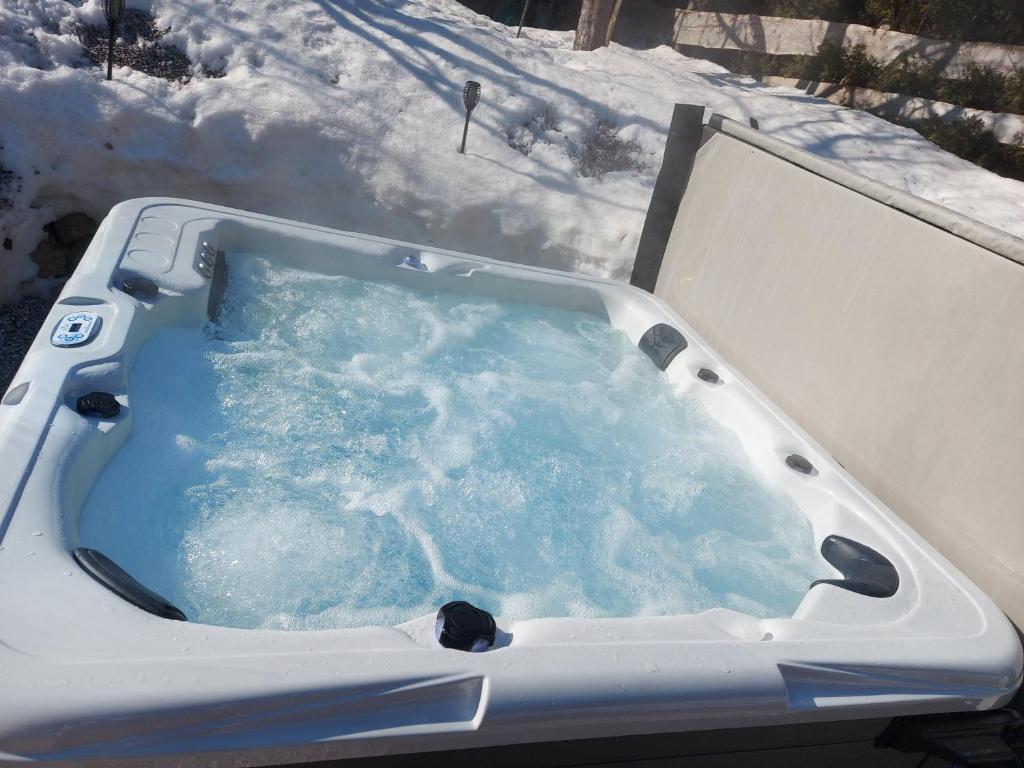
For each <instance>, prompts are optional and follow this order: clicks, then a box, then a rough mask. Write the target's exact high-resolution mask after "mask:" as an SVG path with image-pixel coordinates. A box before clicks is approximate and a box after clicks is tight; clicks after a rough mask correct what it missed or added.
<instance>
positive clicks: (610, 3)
mask: <svg viewBox="0 0 1024 768" xmlns="http://www.w3.org/2000/svg"><path fill="white" fill-rule="evenodd" d="M614 7H615V0H583V7H582V8H581V9H580V23H579V24H578V25H577V27H576V42H575V44H574V45H573V48H575V49H576V50H577V51H592V50H594V49H595V48H600V47H601V46H603V45H605V44H606V43H605V41H606V40H607V39H608V27H609V25H610V24H611V19H612V10H613V8H614Z"/></svg>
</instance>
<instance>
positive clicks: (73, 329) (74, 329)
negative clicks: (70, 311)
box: [68, 323, 82, 333]
mask: <svg viewBox="0 0 1024 768" xmlns="http://www.w3.org/2000/svg"><path fill="white" fill-rule="evenodd" d="M80 330H82V324H81V323H72V324H71V327H70V328H68V331H70V332H71V333H78V332H79V331H80Z"/></svg>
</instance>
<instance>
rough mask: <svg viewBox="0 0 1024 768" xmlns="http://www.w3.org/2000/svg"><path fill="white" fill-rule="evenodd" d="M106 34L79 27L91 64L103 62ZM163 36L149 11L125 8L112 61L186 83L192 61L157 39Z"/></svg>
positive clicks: (103, 30)
mask: <svg viewBox="0 0 1024 768" xmlns="http://www.w3.org/2000/svg"><path fill="white" fill-rule="evenodd" d="M108 35H109V33H108V31H107V29H106V27H102V28H101V27H83V28H82V29H81V30H80V31H79V38H80V39H81V41H82V46H83V47H84V48H85V53H86V56H87V57H88V58H89V60H90V61H92V62H93V63H94V64H98V65H101V66H104V67H105V66H106V65H107V44H108V40H109V37H108ZM163 36H164V33H163V32H162V31H161V30H160V29H158V28H157V26H156V21H155V20H154V19H153V17H152V16H151V15H150V14H148V13H146V12H145V11H142V10H138V9H135V8H129V9H128V10H127V11H125V15H124V20H123V21H122V22H121V24H120V26H119V27H118V34H117V40H116V41H115V43H114V64H115V65H117V66H119V67H131V68H132V69H134V70H137V71H139V72H144V73H145V74H147V75H152V76H153V77H162V78H163V79H164V80H170V81H172V82H175V81H176V82H180V83H186V82H188V81H189V79H190V77H191V75H192V62H190V61H189V59H188V56H186V55H185V53H184V52H183V51H180V50H179V49H177V48H175V47H174V46H172V45H167V44H166V43H163V42H161V38H162V37H163Z"/></svg>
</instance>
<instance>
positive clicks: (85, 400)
mask: <svg viewBox="0 0 1024 768" xmlns="http://www.w3.org/2000/svg"><path fill="white" fill-rule="evenodd" d="M75 410H76V411H78V412H79V413H80V414H82V415H83V416H98V417H99V418H101V419H112V418H114V417H115V416H117V414H119V413H120V412H121V404H120V403H119V402H117V400H116V399H115V398H114V396H113V395H112V394H110V393H109V392H90V393H89V394H87V395H82V396H81V397H80V398H78V401H77V402H76V403H75Z"/></svg>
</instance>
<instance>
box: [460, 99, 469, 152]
mask: <svg viewBox="0 0 1024 768" xmlns="http://www.w3.org/2000/svg"><path fill="white" fill-rule="evenodd" d="M468 133H469V111H468V110H467V111H466V124H465V125H464V126H462V146H461V147H459V154H461V155H464V154H466V134H468Z"/></svg>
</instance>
